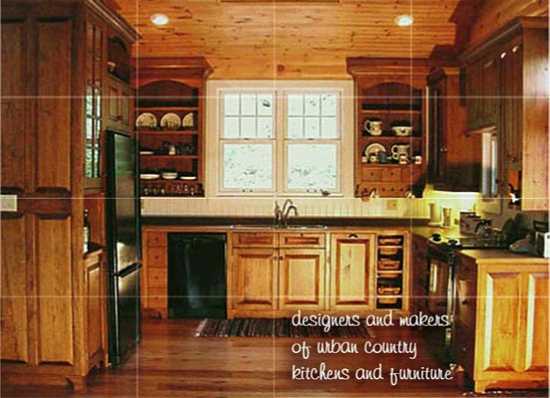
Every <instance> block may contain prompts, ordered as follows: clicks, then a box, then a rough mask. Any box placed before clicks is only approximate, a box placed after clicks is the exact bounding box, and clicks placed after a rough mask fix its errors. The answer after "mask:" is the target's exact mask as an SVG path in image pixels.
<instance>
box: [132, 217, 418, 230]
mask: <svg viewBox="0 0 550 398" xmlns="http://www.w3.org/2000/svg"><path fill="white" fill-rule="evenodd" d="M427 222H428V220H426V219H409V218H352V217H298V218H295V217H293V218H291V219H290V220H289V225H291V226H293V225H305V226H311V225H313V226H320V225H322V226H326V227H371V228H373V227H375V228H391V227H400V228H407V227H410V228H413V227H416V226H421V225H423V226H425V225H426V223H427ZM141 224H142V225H143V226H173V227H177V226H182V227H186V226H204V227H226V228H227V227H231V226H234V225H236V226H246V228H251V227H253V226H258V227H259V228H261V227H264V228H265V227H266V226H271V225H273V218H272V217H235V218H231V217H142V219H141Z"/></svg>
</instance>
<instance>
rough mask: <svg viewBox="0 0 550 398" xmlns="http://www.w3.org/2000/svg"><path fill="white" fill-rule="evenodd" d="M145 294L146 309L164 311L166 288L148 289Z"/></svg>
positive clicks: (166, 303) (166, 301) (166, 299)
mask: <svg viewBox="0 0 550 398" xmlns="http://www.w3.org/2000/svg"><path fill="white" fill-rule="evenodd" d="M147 293H148V295H147V308H156V309H164V308H166V307H167V306H168V297H167V295H166V288H158V287H157V288H150V289H148V292H147Z"/></svg>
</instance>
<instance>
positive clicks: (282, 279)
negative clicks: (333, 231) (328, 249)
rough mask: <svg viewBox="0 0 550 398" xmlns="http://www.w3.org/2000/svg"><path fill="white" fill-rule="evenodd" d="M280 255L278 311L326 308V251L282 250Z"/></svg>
mask: <svg viewBox="0 0 550 398" xmlns="http://www.w3.org/2000/svg"><path fill="white" fill-rule="evenodd" d="M280 253H281V254H280V263H279V308H281V309H282V310H323V309H325V308H326V303H325V300H326V295H325V268H326V263H325V251H324V250H323V249H283V250H281V252H280Z"/></svg>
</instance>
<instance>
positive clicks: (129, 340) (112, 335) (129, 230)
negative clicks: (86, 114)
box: [106, 131, 141, 366]
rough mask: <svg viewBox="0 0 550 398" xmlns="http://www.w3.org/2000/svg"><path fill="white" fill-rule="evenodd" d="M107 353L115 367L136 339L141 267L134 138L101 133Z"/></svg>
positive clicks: (134, 343) (138, 321)
mask: <svg viewBox="0 0 550 398" xmlns="http://www.w3.org/2000/svg"><path fill="white" fill-rule="evenodd" d="M106 141H107V142H106V149H107V153H106V160H107V161H106V166H107V170H106V176H107V181H106V182H107V189H106V204H107V209H106V216H107V242H108V250H107V252H108V255H109V273H108V278H109V281H108V284H109V356H110V360H111V364H112V365H113V366H117V365H120V364H121V363H122V362H123V361H124V360H125V359H126V358H127V357H128V355H129V354H130V353H131V352H132V350H133V348H134V347H135V346H136V344H137V343H138V342H139V339H140V326H141V325H140V297H139V291H140V289H139V284H140V281H139V277H140V267H141V255H140V252H141V250H140V243H139V242H140V236H139V230H140V223H139V195H138V192H139V191H138V189H139V187H138V180H137V174H138V172H137V167H138V165H137V162H136V159H137V145H136V140H135V139H134V138H133V137H130V136H128V135H125V134H122V133H117V132H112V131H109V132H107V137H106Z"/></svg>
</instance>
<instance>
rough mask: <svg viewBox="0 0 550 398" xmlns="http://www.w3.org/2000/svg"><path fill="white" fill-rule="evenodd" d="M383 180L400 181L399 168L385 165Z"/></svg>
mask: <svg viewBox="0 0 550 398" xmlns="http://www.w3.org/2000/svg"><path fill="white" fill-rule="evenodd" d="M384 181H401V169H400V168H392V167H387V170H384Z"/></svg>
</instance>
